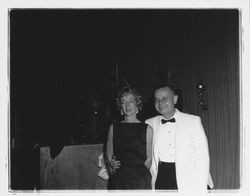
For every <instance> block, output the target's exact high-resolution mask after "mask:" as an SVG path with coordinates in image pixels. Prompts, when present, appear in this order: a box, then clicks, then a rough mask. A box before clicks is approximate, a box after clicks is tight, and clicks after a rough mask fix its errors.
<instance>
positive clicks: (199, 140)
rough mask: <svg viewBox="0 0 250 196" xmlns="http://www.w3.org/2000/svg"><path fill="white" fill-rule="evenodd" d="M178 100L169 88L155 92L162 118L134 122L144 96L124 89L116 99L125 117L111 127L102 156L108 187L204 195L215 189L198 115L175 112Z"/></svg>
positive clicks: (206, 146) (165, 86) (204, 137)
mask: <svg viewBox="0 0 250 196" xmlns="http://www.w3.org/2000/svg"><path fill="white" fill-rule="evenodd" d="M177 99H178V96H177V95H176V94H175V89H174V88H173V87H172V86H170V85H164V86H160V87H158V88H157V89H156V90H155V93H154V102H155V109H156V110H157V112H158V113H159V114H160V115H157V116H155V117H153V118H150V119H147V120H146V122H145V123H143V122H141V121H140V120H138V118H137V114H138V112H139V111H140V110H141V109H142V98H141V96H140V95H139V94H138V93H137V91H136V90H134V89H130V88H123V89H122V90H121V91H120V92H119V94H118V98H117V105H118V107H119V108H120V109H121V114H122V115H123V117H124V119H123V120H122V121H121V122H119V123H113V124H112V125H111V126H110V128H109V133H108V139H107V147H106V158H107V161H108V166H109V167H108V168H109V172H110V178H109V184H108V188H109V189H116V190H124V189H133V190H134V189H156V190H178V192H186V193H188V192H190V193H197V194H202V193H206V192H207V186H209V187H211V188H212V187H213V182H212V179H211V176H210V173H209V150H208V144H207V138H206V135H205V132H204V129H203V126H202V123H201V120H200V117H198V116H194V115H190V114H186V113H183V112H180V111H179V110H178V109H176V108H175V104H176V103H177Z"/></svg>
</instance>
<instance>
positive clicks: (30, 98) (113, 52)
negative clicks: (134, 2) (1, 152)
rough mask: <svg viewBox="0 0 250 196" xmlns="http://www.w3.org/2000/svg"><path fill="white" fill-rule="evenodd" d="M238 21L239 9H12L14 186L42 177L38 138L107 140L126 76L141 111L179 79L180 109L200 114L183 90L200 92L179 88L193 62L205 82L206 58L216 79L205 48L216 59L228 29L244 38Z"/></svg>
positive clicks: (48, 142) (45, 142)
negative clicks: (138, 97)
mask: <svg viewBox="0 0 250 196" xmlns="http://www.w3.org/2000/svg"><path fill="white" fill-rule="evenodd" d="M237 28H238V11H237V10H220V9H212V10H192V9H189V10H173V9H172V10H171V9H168V10H164V9H157V10H153V9H148V10H146V9H100V10H97V9H93V10H91V9H87V10H86V9H81V10H77V9H73V10H69V9H66V10H63V9H60V10H56V9H12V10H10V12H9V32H10V33H9V36H10V37H9V38H10V39H9V41H10V45H9V46H10V47H9V48H10V87H11V94H10V101H11V103H10V108H11V110H10V117H11V119H10V120H11V124H10V125H11V129H10V135H11V137H10V139H11V141H10V144H11V149H12V151H11V158H12V159H11V165H12V168H11V174H12V181H11V188H13V189H33V188H34V186H35V184H36V186H38V185H37V183H38V180H37V179H38V175H39V174H38V173H39V164H37V162H39V156H37V155H38V153H37V152H38V149H39V146H53V147H54V148H55V149H59V150H56V153H55V156H56V154H57V153H59V152H60V149H61V147H62V146H64V145H72V144H82V143H104V142H105V137H106V131H107V128H108V126H109V124H110V123H111V122H112V121H113V120H119V115H118V113H116V110H115V107H114V102H113V101H114V97H115V95H116V92H117V90H118V89H119V88H120V87H122V86H124V85H126V84H129V85H131V86H133V87H135V88H136V89H137V90H138V91H139V92H140V93H141V95H142V96H143V97H144V109H143V111H142V113H141V115H140V118H141V120H144V119H145V118H148V117H151V116H153V115H155V114H156V113H155V110H154V108H153V105H152V94H153V91H154V88H155V86H156V85H158V84H159V83H161V82H168V83H174V84H177V85H179V87H180V91H179V93H180V97H179V99H180V108H181V109H183V110H185V111H188V112H190V113H193V114H198V115H199V114H200V113H199V111H198V109H196V108H197V107H198V106H195V105H190V104H186V105H185V100H184V103H183V104H182V96H181V95H182V93H183V94H184V95H188V94H189V93H192V92H193V91H190V92H189V90H190V89H182V87H184V86H185V85H184V84H187V83H189V82H190V83H189V84H190V85H191V81H189V79H188V78H189V77H190V78H192V77H193V76H191V75H185V73H183V72H185V70H186V72H187V73H190V72H189V71H187V70H189V68H190V69H192V74H194V75H197V81H198V79H199V77H200V76H203V77H206V75H204V74H203V75H202V74H201V73H202V72H203V71H204V67H205V69H206V71H207V72H209V73H210V80H213V76H212V77H211V75H213V71H214V67H213V66H211V67H210V66H207V65H206V64H204V65H201V61H199V60H201V59H202V58H203V57H204V56H203V57H201V56H202V55H201V54H204V53H205V52H206V53H208V54H209V53H211V54H212V55H213V57H215V59H216V58H217V59H218V57H217V56H216V54H215V51H216V50H215V49H217V48H220V46H222V45H223V46H224V44H225V42H223V41H224V39H225V40H231V38H230V37H229V36H228V37H226V36H227V35H229V33H228V32H230V36H231V37H233V38H234V39H235V40H236V42H237V41H238V40H237V36H238V32H237ZM236 46H237V44H236ZM204 48H205V51H203V49H204ZM218 50H220V51H222V50H221V49H218ZM213 53H214V54H213ZM190 56H191V57H190ZM207 60H208V61H209V59H207ZM215 71H216V70H215ZM236 72H238V67H237V65H236ZM183 74H184V76H185V78H184V77H182V76H183ZM179 76H180V77H179ZM207 77H208V75H207ZM117 78H118V79H117ZM192 85H193V84H192ZM193 86H194V85H193ZM177 87H178V86H177ZM194 88H195V87H194ZM183 90H184V91H183ZM191 95H192V96H196V94H191ZM186 100H187V99H186ZM189 102H192V100H187V103H189ZM210 111H211V110H210ZM95 135H98V137H97V138H96V137H95ZM58 146H59V147H58ZM34 157H35V158H34ZM32 169H33V171H35V172H28V173H27V170H32ZM23 176H26V177H25V178H24V177H23ZM34 179H35V180H34ZM37 188H39V187H37Z"/></svg>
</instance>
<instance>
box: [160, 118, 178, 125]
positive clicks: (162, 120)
mask: <svg viewBox="0 0 250 196" xmlns="http://www.w3.org/2000/svg"><path fill="white" fill-rule="evenodd" d="M167 122H172V123H174V122H175V118H171V119H169V120H165V119H161V123H162V124H165V123H167Z"/></svg>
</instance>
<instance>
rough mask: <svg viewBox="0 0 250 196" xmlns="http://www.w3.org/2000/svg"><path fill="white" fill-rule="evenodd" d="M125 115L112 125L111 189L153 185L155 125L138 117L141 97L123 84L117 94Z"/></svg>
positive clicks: (108, 153)
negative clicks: (152, 168)
mask: <svg viewBox="0 0 250 196" xmlns="http://www.w3.org/2000/svg"><path fill="white" fill-rule="evenodd" d="M117 105H118V106H119V108H120V109H121V114H122V115H123V117H124V119H123V120H122V121H121V122H120V123H114V124H112V125H111V126H110V128H109V133H108V140H107V149H106V156H107V160H108V163H109V164H108V165H109V169H110V178H109V184H108V189H116V190H124V189H131V190H132V189H133V190H134V189H138V190H139V189H151V174H150V167H151V161H152V138H153V129H152V128H151V127H150V126H149V125H147V124H145V123H143V122H141V121H140V120H138V119H137V117H136V115H137V113H138V112H139V111H140V110H141V109H142V98H141V96H140V95H138V93H137V92H136V91H135V90H134V89H131V88H128V87H125V88H123V89H122V90H121V91H120V92H119V94H118V98H117Z"/></svg>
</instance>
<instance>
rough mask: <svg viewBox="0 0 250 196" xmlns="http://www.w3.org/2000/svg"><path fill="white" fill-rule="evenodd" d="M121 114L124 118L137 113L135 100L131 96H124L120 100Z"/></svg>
mask: <svg viewBox="0 0 250 196" xmlns="http://www.w3.org/2000/svg"><path fill="white" fill-rule="evenodd" d="M121 107H122V112H123V114H124V115H125V116H133V115H136V113H137V112H138V107H137V105H136V99H135V96H134V95H133V94H130V93H129V94H125V95H124V96H123V97H122V99H121Z"/></svg>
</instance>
